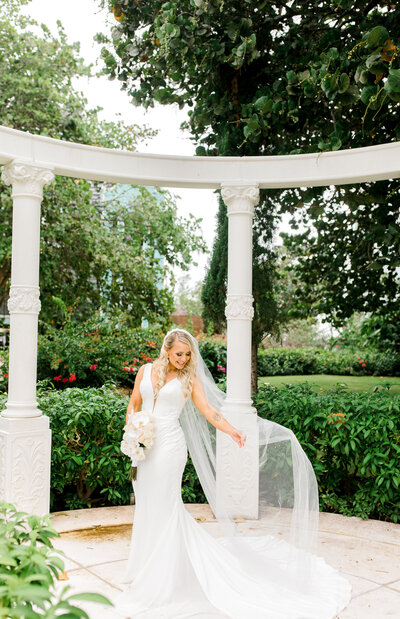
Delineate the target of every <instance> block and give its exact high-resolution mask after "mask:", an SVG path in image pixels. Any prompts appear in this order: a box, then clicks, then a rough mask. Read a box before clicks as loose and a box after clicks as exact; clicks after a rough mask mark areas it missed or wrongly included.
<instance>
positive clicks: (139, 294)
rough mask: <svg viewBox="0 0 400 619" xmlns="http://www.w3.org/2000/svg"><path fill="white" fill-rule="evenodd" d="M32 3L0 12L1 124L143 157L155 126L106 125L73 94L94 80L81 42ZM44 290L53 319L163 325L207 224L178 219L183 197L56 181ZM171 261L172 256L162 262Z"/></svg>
mask: <svg viewBox="0 0 400 619" xmlns="http://www.w3.org/2000/svg"><path fill="white" fill-rule="evenodd" d="M22 4H24V2H19V1H18V0H7V2H3V3H2V5H1V6H2V11H1V13H0V123H1V124H3V125H6V126H10V127H13V128H15V129H21V130H23V131H30V132H31V133H36V134H41V135H48V136H50V137H53V138H58V139H63V140H69V141H72V142H81V143H85V144H92V145H99V146H105V147H110V148H115V147H117V148H122V149H126V150H134V149H135V148H136V144H137V143H138V142H139V141H140V140H142V139H144V138H146V137H148V136H151V135H153V131H152V130H150V129H148V128H146V127H139V126H136V125H127V124H126V123H125V122H124V121H123V120H121V121H119V122H107V121H101V120H100V119H99V117H98V112H99V111H100V109H101V108H96V109H89V108H88V105H87V101H86V99H85V98H84V96H83V95H82V93H80V92H78V91H77V90H76V89H74V87H73V80H74V78H75V77H77V76H81V75H90V67H87V66H86V65H85V63H84V61H83V59H82V58H81V57H80V55H79V45H78V44H76V43H74V44H70V43H68V41H67V39H66V35H65V32H64V30H63V28H62V25H61V24H60V23H59V24H58V33H57V35H56V36H55V35H53V34H51V32H50V31H49V29H48V28H47V27H46V26H44V25H42V26H41V27H39V26H38V24H36V22H34V20H32V19H30V18H27V17H24V16H22V15H21V14H20V13H19V7H20V6H21V5H22ZM10 194H11V191H10V187H6V186H4V185H1V186H0V203H1V210H0V231H1V234H0V302H2V301H3V300H4V299H5V298H6V297H7V296H8V288H9V283H10V273H11V228H12V226H11V221H12V201H11V197H10ZM41 223H42V231H41V256H40V286H41V303H42V309H41V313H40V318H41V320H43V321H51V320H53V321H55V322H56V323H57V320H58V319H60V320H61V319H62V316H61V315H60V312H58V310H57V307H58V306H57V300H58V301H61V304H59V306H60V307H61V306H62V305H64V306H67V307H72V306H74V315H75V316H76V317H77V318H79V317H81V318H87V317H88V316H90V314H91V313H92V312H93V311H94V310H97V309H102V310H104V311H111V310H112V309H113V308H119V309H123V310H126V311H127V312H128V313H129V316H130V320H131V323H132V324H133V325H137V324H140V322H141V319H142V318H143V317H146V318H148V319H149V320H151V319H153V320H156V321H160V320H163V319H166V318H167V317H168V316H169V314H170V312H171V310H172V308H173V295H172V291H171V286H170V285H169V276H170V275H171V267H173V266H174V265H179V266H180V267H182V268H188V264H189V263H190V260H191V255H192V251H196V250H202V249H204V247H205V246H204V242H203V241H202V239H201V238H200V235H199V230H200V229H199V222H198V221H197V220H195V219H194V218H190V219H187V220H185V219H182V218H180V217H179V216H178V214H177V207H176V201H175V198H174V196H172V195H171V194H170V193H168V192H165V191H162V190H158V189H157V190H153V189H148V188H144V187H142V188H136V189H133V188H132V187H129V186H128V187H126V186H125V187H121V186H116V187H110V186H108V185H106V184H102V183H92V182H89V181H85V180H80V179H71V178H67V177H58V176H57V177H56V180H55V182H54V183H52V184H51V185H49V186H48V187H46V188H45V190H44V199H43V203H42V222H41ZM161 257H162V258H161Z"/></svg>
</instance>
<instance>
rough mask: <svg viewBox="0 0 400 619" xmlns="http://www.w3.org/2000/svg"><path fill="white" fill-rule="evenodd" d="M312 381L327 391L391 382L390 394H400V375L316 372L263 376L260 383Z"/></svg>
mask: <svg viewBox="0 0 400 619" xmlns="http://www.w3.org/2000/svg"><path fill="white" fill-rule="evenodd" d="M304 382H307V383H310V385H311V386H312V388H313V389H314V390H315V391H319V390H321V389H322V390H324V391H327V390H329V389H331V388H332V387H335V386H336V385H338V384H339V385H345V386H346V387H347V389H348V390H349V391H372V390H373V388H374V387H375V386H376V385H380V386H383V385H385V384H387V383H390V384H391V385H392V386H391V388H390V391H389V394H391V395H393V394H396V395H399V394H400V377H396V378H393V377H391V376H332V375H330V374H315V375H302V376H262V377H261V378H259V379H258V384H259V385H262V384H263V383H269V384H270V385H274V386H275V387H279V386H282V385H285V384H286V385H287V384H288V383H289V384H291V385H296V384H298V383H304Z"/></svg>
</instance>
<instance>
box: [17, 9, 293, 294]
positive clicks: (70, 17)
mask: <svg viewBox="0 0 400 619" xmlns="http://www.w3.org/2000/svg"><path fill="white" fill-rule="evenodd" d="M23 13H25V14H27V15H30V16H31V17H33V18H34V19H35V20H36V21H38V22H39V23H44V24H46V26H47V27H48V28H50V30H51V31H52V32H53V33H56V31H57V28H56V21H57V20H60V21H61V23H62V24H63V26H64V29H65V32H66V34H67V37H68V41H69V43H72V42H75V41H79V42H80V52H81V56H82V57H83V58H84V59H85V60H86V63H87V64H90V63H93V65H94V70H93V72H95V70H96V69H100V68H101V67H102V61H101V59H99V55H100V49H101V46H100V45H98V44H97V43H95V42H94V41H93V36H94V35H95V34H96V33H97V32H108V31H109V26H108V25H107V24H109V25H110V26H112V25H113V24H114V23H116V22H115V20H114V17H113V16H112V14H110V13H108V12H107V11H104V10H101V9H100V7H99V3H98V2H97V0H31V2H30V3H29V4H28V5H27V6H26V7H23ZM74 85H75V86H76V87H77V88H78V89H79V90H81V91H82V92H83V93H84V95H85V97H86V98H87V100H88V104H89V106H90V107H96V106H101V107H102V108H103V111H102V112H101V113H100V117H101V118H104V119H107V120H109V121H111V120H114V119H115V120H116V119H117V118H118V117H117V114H118V113H120V114H122V118H123V119H124V121H125V122H126V123H137V124H139V125H144V124H147V125H149V126H150V127H152V128H153V129H158V131H159V132H158V135H157V136H156V137H155V138H152V139H149V140H148V141H147V143H146V144H145V143H142V144H140V146H139V150H140V152H147V153H165V154H169V155H193V154H194V151H195V147H194V145H193V143H192V142H191V141H190V135H189V133H188V132H185V133H184V132H182V131H181V130H180V128H179V127H180V124H181V122H182V121H183V120H185V118H186V113H185V111H183V110H179V108H178V107H177V106H172V105H167V106H161V105H158V106H156V107H155V108H152V109H150V110H149V111H148V112H146V111H145V110H144V109H143V108H140V107H136V106H134V105H132V104H131V103H130V100H129V96H128V95H127V93H126V92H124V91H122V90H120V82H118V80H113V81H110V80H108V79H107V78H106V77H105V76H103V77H99V78H91V79H88V78H80V79H79V80H76V81H75V84H74ZM171 192H172V193H174V194H175V195H177V196H180V198H181V199H180V200H178V209H179V214H180V215H182V216H187V215H189V213H191V214H193V215H194V216H195V217H196V218H202V220H203V221H202V224H201V229H202V234H203V237H204V239H205V241H206V243H207V245H208V247H209V249H211V247H212V243H213V240H214V233H215V227H216V213H217V208H218V205H217V199H216V195H215V194H214V192H213V191H212V190H209V189H175V188H173V189H172V188H171ZM285 228H286V229H287V226H285ZM276 242H278V243H279V242H280V239H279V237H278V238H277V239H276ZM208 258H209V255H208V254H199V253H198V254H196V255H194V260H195V261H196V262H198V263H199V266H198V267H194V266H192V267H191V270H190V279H191V282H192V283H195V282H196V281H198V280H199V279H203V277H204V274H205V267H206V264H207V260H208ZM181 274H182V272H181V271H180V270H179V269H176V270H175V275H176V276H177V277H180V275H181Z"/></svg>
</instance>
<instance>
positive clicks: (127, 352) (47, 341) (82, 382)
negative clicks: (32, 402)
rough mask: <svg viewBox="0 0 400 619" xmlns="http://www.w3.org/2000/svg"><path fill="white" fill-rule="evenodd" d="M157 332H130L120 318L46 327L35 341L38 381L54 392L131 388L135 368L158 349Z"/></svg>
mask: <svg viewBox="0 0 400 619" xmlns="http://www.w3.org/2000/svg"><path fill="white" fill-rule="evenodd" d="M161 343H162V335H161V330H160V329H157V328H149V329H140V328H131V327H129V326H128V325H127V324H126V322H124V320H123V317H121V316H118V317H114V318H110V317H102V318H101V317H99V316H97V315H95V316H94V318H93V319H92V320H90V321H86V322H82V323H74V322H72V321H70V322H68V323H67V324H66V325H65V326H64V328H62V329H59V328H58V329H55V328H54V327H52V326H47V328H46V332H45V333H44V334H41V335H40V336H39V340H38V379H39V380H43V379H46V378H51V380H52V382H53V384H54V385H55V386H56V387H57V388H58V389H64V388H67V387H70V386H72V385H73V386H77V387H89V386H99V385H103V384H104V383H105V382H107V381H108V382H109V381H111V382H114V383H115V384H118V385H126V386H129V387H130V386H133V383H134V378H135V376H136V373H137V370H138V368H139V367H140V366H141V365H142V364H143V363H149V362H151V361H152V360H153V359H154V358H156V356H157V355H158V351H159V349H160V347H161Z"/></svg>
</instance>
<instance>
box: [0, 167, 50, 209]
mask: <svg viewBox="0 0 400 619" xmlns="http://www.w3.org/2000/svg"><path fill="white" fill-rule="evenodd" d="M1 178H2V181H3V182H4V183H5V184H6V185H12V195H13V197H16V196H21V195H28V196H36V197H38V198H40V199H42V197H43V187H44V186H45V185H48V184H49V183H51V182H52V181H53V180H54V173H53V171H52V170H51V169H50V168H47V167H44V166H41V165H37V164H34V163H30V162H29V161H22V160H18V159H14V161H10V163H6V164H5V165H4V166H3V170H2V173H1Z"/></svg>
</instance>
